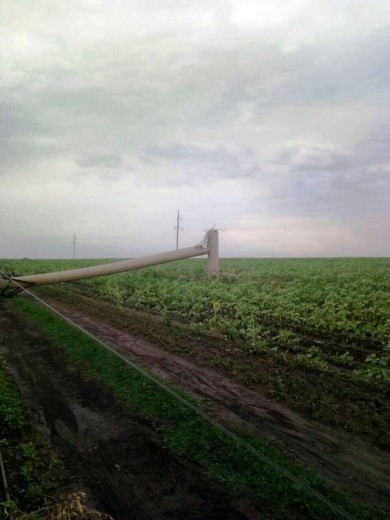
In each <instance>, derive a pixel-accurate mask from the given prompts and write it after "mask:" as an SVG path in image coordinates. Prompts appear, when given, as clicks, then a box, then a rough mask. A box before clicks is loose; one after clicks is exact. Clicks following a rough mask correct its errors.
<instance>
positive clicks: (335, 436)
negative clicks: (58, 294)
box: [50, 299, 390, 508]
mask: <svg viewBox="0 0 390 520" xmlns="http://www.w3.org/2000/svg"><path fill="white" fill-rule="evenodd" d="M50 303H51V304H52V305H53V306H54V307H55V308H56V309H58V310H59V311H61V312H62V313H64V314H65V315H66V316H67V317H69V318H70V319H72V320H73V321H74V322H75V323H77V324H78V325H80V326H82V327H83V328H85V329H86V330H88V331H89V332H91V333H92V334H94V335H95V336H96V337H98V338H99V339H101V340H102V341H104V342H105V343H107V344H108V345H110V346H112V347H114V348H116V349H117V350H118V351H120V352H122V353H124V354H126V355H128V356H130V357H131V358H132V359H134V360H135V361H137V362H140V363H141V364H142V365H143V366H145V367H147V368H149V369H150V370H151V371H153V372H154V373H156V374H158V375H159V376H161V377H163V378H164V379H166V380H167V381H169V382H171V383H173V384H175V385H176V386H178V387H180V388H182V389H183V390H185V391H187V392H190V393H191V394H192V395H194V396H195V397H198V398H201V399H202V400H203V402H204V403H206V406H207V408H208V409H209V410H210V412H211V413H212V414H214V416H216V417H218V418H219V419H220V420H222V421H223V422H225V423H230V424H244V425H247V426H249V427H251V428H253V429H255V430H256V431H257V432H259V433H260V434H261V435H262V436H263V437H265V438H267V439H268V440H270V441H271V442H273V443H274V444H276V445H278V446H279V447H280V448H281V449H282V450H283V451H284V452H286V453H288V454H290V455H292V456H293V457H294V458H295V459H296V460H298V461H299V462H301V463H303V464H304V465H305V466H307V467H309V468H311V469H313V470H315V471H316V472H317V473H318V474H319V475H321V476H322V477H324V478H326V479H327V480H328V481H330V482H331V483H333V484H334V485H335V486H336V487H338V488H339V489H341V490H343V491H344V492H346V493H347V494H349V495H350V496H351V497H353V498H354V499H355V500H357V501H360V502H366V503H372V504H376V505H378V504H380V505H382V506H384V507H387V508H390V493H389V490H390V456H389V454H388V453H386V452H383V451H381V450H379V449H377V448H375V447H372V446H371V445H370V444H369V443H368V442H366V441H365V440H364V439H363V438H361V437H359V436H357V435H353V434H350V433H347V432H342V431H340V430H336V429H334V428H331V427H329V426H326V425H324V424H322V423H320V422H318V421H315V420H312V419H310V418H307V417H303V416H301V415H299V414H297V413H295V412H292V411H291V410H289V409H288V408H286V407H283V406H281V405H279V404H277V403H276V402H273V401H272V400H270V399H268V398H266V397H265V396H264V395H262V394H261V393H260V392H258V391H254V390H251V389H248V388H246V387H244V386H243V385H240V384H239V383H236V382H232V381H231V380H230V379H228V378H227V377H225V376H223V375H221V374H219V373H218V372H216V371H214V370H211V369H209V368H206V367H204V366H200V365H199V364H197V363H196V362H195V361H194V360H193V359H190V358H185V357H184V356H179V355H175V354H172V353H171V352H167V351H165V350H164V349H162V348H160V347H157V346H156V345H153V344H151V343H150V342H149V341H146V340H144V339H142V338H139V337H135V336H133V335H131V334H130V333H128V332H126V331H123V330H120V329H119V328H117V327H114V326H112V325H111V324H110V323H109V322H108V321H103V320H97V319H96V318H93V317H91V316H88V315H87V314H86V313H85V312H81V311H80V310H78V309H76V308H74V307H72V306H70V305H67V304H63V303H59V302H55V301H53V300H52V299H51V300H50Z"/></svg>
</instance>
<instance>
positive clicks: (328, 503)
mask: <svg viewBox="0 0 390 520" xmlns="http://www.w3.org/2000/svg"><path fill="white" fill-rule="evenodd" d="M0 273H1V274H2V275H3V276H5V277H6V278H8V279H9V280H10V281H12V282H13V283H14V284H15V285H17V286H19V287H20V288H21V289H22V290H23V291H24V292H26V293H27V294H29V295H30V296H32V297H33V298H34V299H36V300H37V301H39V302H40V303H41V304H42V305H44V306H45V307H47V308H48V309H50V310H51V311H52V312H54V313H55V314H57V316H59V317H60V318H61V319H63V320H64V321H66V322H67V323H69V324H70V325H71V326H73V327H74V328H76V329H78V330H79V331H80V332H82V333H84V334H85V335H87V336H88V337H90V338H91V339H92V340H93V341H95V342H97V343H98V344H99V345H101V346H103V347H104V348H106V349H107V350H109V351H110V352H111V353H113V354H114V355H115V356H117V357H118V358H120V359H121V360H122V361H123V362H124V363H125V364H126V365H128V366H130V367H131V368H132V369H134V370H136V371H137V372H138V373H139V374H141V375H142V376H143V377H145V378H146V379H148V380H149V381H151V382H152V383H153V384H155V385H156V386H158V387H159V388H161V389H162V390H164V391H165V392H166V393H168V394H169V395H170V396H172V397H174V398H175V399H176V400H177V401H179V402H180V403H182V404H183V405H184V406H185V407H186V408H188V409H190V410H191V411H193V412H194V413H195V414H197V415H198V416H199V417H201V418H202V419H204V420H205V421H207V422H208V423H209V424H210V425H211V426H213V427H214V428H216V429H217V430H219V431H221V432H222V433H224V434H225V435H226V436H227V437H229V438H230V439H231V440H233V441H235V442H236V443H237V444H239V445H240V446H241V447H243V448H245V449H246V450H247V451H248V452H250V453H251V454H252V455H254V456H255V457H256V458H258V459H259V460H260V461H262V462H263V463H265V464H267V465H268V466H270V467H271V468H273V469H274V470H275V471H277V472H278V473H280V474H281V475H283V476H284V477H286V478H287V479H288V480H290V481H291V482H293V483H294V484H296V485H297V486H299V487H300V488H301V489H303V490H304V491H306V492H307V493H309V494H310V495H311V496H313V497H315V498H317V499H318V500H319V501H320V502H322V503H323V504H325V505H326V506H328V507H329V509H330V510H331V511H333V512H334V513H337V514H339V515H340V516H341V517H342V518H345V519H346V520H357V519H356V517H354V516H353V515H351V514H349V513H348V512H347V511H345V510H344V509H342V508H341V507H340V506H338V505H337V504H335V503H334V502H333V501H331V500H330V499H328V498H327V497H325V496H324V495H322V494H321V493H320V492H318V491H316V490H315V489H313V488H312V487H311V486H310V485H309V484H307V483H306V482H304V481H303V480H301V479H299V478H298V477H296V476H295V475H293V474H292V473H290V471H288V470H286V469H285V468H283V467H282V466H280V465H279V464H278V463H277V462H274V461H273V460H272V459H270V458H269V457H267V456H266V455H264V454H263V453H261V452H259V451H258V450H257V449H256V448H254V447H253V446H252V445H251V444H249V443H248V442H246V441H244V440H243V439H241V438H240V437H239V436H238V435H237V434H235V433H234V432H233V431H231V430H229V429H228V428H227V427H225V426H223V425H222V424H221V423H219V422H218V421H216V420H215V419H213V418H212V417H210V416H209V415H208V414H206V413H205V412H204V411H203V410H201V409H200V408H198V407H197V406H196V405H194V404H192V403H191V402H190V401H188V400H187V399H186V398H185V397H183V396H181V395H180V394H178V393H177V392H176V391H175V390H173V389H172V388H171V387H169V386H167V385H166V384H165V383H163V382H162V381H160V380H158V379H157V378H155V377H154V376H153V375H152V374H150V373H149V372H147V371H145V370H144V369H143V368H141V367H139V366H138V365H137V364H136V363H134V362H133V361H131V360H130V359H129V358H127V357H125V356H124V355H123V354H121V353H120V352H118V351H117V350H115V349H114V348H113V347H110V346H109V345H107V344H106V343H104V342H103V341H102V340H100V339H99V338H97V337H96V336H94V335H93V334H92V333H91V332H89V331H87V330H86V329H84V328H83V327H81V326H80V325H78V324H77V323H75V322H74V321H72V320H71V319H70V318H68V317H67V316H65V315H64V314H63V313H61V312H60V311H58V310H57V309H55V308H54V307H52V306H51V305H50V304H48V303H46V302H45V301H44V300H42V298H39V297H38V296H37V295H36V294H34V293H33V292H31V291H29V290H28V289H26V288H25V287H23V286H22V285H21V284H19V283H17V282H16V281H15V280H12V279H11V278H10V277H9V276H7V275H6V274H5V273H3V272H2V271H0Z"/></svg>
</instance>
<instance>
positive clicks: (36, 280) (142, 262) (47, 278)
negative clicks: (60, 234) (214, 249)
mask: <svg viewBox="0 0 390 520" xmlns="http://www.w3.org/2000/svg"><path fill="white" fill-rule="evenodd" d="M208 252H209V250H208V248H207V247H203V246H202V245H200V244H197V245H196V246H193V247H186V248H184V249H179V250H178V251H176V250H175V251H168V252H166V253H160V254H158V255H152V256H144V257H142V258H134V259H132V260H122V261H120V262H113V263H110V264H103V265H95V266H92V267H82V268H80V269H69V270H67V271H59V272H55V273H44V274H32V275H27V276H18V277H15V278H14V280H15V281H16V282H18V283H20V284H22V285H30V284H32V285H46V284H51V283H59V282H71V281H74V280H83V279H85V278H95V277H96V276H104V275H107V274H116V273H124V272H127V271H132V270H133V269H141V268H142V267H149V266H152V265H158V264H165V263H167V262H174V261H175V260H183V259H185V258H191V257H193V256H201V255H207V254H208ZM14 287H15V286H14ZM11 288H12V280H11V281H8V280H4V279H2V278H0V292H1V291H2V290H5V289H11Z"/></svg>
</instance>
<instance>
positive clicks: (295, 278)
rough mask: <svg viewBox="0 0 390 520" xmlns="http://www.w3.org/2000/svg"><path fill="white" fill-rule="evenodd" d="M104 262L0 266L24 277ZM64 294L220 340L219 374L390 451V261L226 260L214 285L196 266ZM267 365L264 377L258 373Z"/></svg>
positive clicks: (142, 273)
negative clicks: (389, 414) (388, 413)
mask: <svg viewBox="0 0 390 520" xmlns="http://www.w3.org/2000/svg"><path fill="white" fill-rule="evenodd" d="M99 262H100V261H97V260H93V261H90V260H83V261H81V260H79V261H69V260H66V261H62V260H58V261H54V260H53V261H41V260H22V261H8V260H3V261H0V264H1V266H2V268H3V269H4V270H5V271H7V272H14V273H15V274H17V275H22V274H29V273H37V272H45V271H53V270H61V269H68V268H72V267H76V266H77V267H80V266H84V265H85V266H86V265H91V264H96V263H99ZM58 291H59V293H60V292H62V293H64V292H66V293H67V294H68V295H69V294H74V295H80V294H84V295H87V296H89V297H92V298H93V299H94V300H96V301H106V302H109V303H110V304H113V305H114V306H119V307H121V308H126V309H133V310H136V311H142V312H146V313H148V314H151V315H157V316H160V317H161V318H162V319H163V322H164V323H166V324H171V323H172V324H173V323H180V324H184V325H186V326H188V330H189V331H191V333H192V334H197V335H203V336H206V337H209V338H211V339H212V340H213V341H214V343H213V341H212V342H211V343H210V349H213V348H214V355H213V356H211V358H210V359H209V364H211V365H212V366H214V367H216V368H218V369H221V370H223V371H225V372H227V373H230V374H232V375H233V376H236V377H237V378H238V379H239V380H240V381H243V382H245V383H246V384H248V385H258V384H261V385H263V386H264V387H265V389H266V390H267V391H268V392H269V394H270V395H272V396H276V397H277V398H279V399H281V400H284V401H286V402H287V403H289V404H291V405H292V406H294V407H295V408H298V409H302V410H304V411H306V412H309V413H311V414H313V415H314V416H316V417H318V418H321V419H326V420H327V421H329V422H330V423H332V424H336V425H337V424H338V425H342V426H343V428H347V429H350V430H352V431H359V432H363V433H369V434H370V435H371V436H372V438H373V439H374V440H375V442H378V443H379V444H380V445H388V443H389V440H388V434H389V432H388V431H387V427H388V418H386V410H388V401H387V391H388V388H389V382H390V259H388V258H372V259H368V258H362V259H360V258H356V259H349V258H346V259H288V260H287V259H237V260H229V259H225V260H222V261H221V272H220V275H219V276H218V278H216V279H214V280H212V281H209V280H208V279H207V275H206V260H199V259H195V260H186V261H182V262H175V263H172V264H167V265H164V266H158V267H151V268H147V269H143V270H139V271H133V272H130V273H124V274H121V275H115V276H110V277H101V278H97V279H91V280H86V281H83V282H77V283H72V284H68V285H67V286H65V285H64V286H62V287H60V288H59V289H58ZM212 344H214V347H213V346H212ZM264 360H266V361H267V363H268V364H267V367H268V369H267V370H265V371H264V370H263V369H262V370H260V369H258V367H259V364H260V363H262V362H263V361H264ZM263 364H264V363H263ZM311 388H312V390H313V391H312V392H311V391H310V389H311ZM357 402H358V406H357V405H356V403H357ZM340 416H341V417H340ZM367 421H369V422H370V427H368V426H367V424H366V423H367Z"/></svg>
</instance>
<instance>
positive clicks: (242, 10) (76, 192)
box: [0, 0, 390, 257]
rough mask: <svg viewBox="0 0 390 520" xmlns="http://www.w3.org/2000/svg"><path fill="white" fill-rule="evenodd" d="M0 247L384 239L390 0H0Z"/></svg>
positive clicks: (265, 251)
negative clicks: (215, 231) (212, 236)
mask: <svg viewBox="0 0 390 520" xmlns="http://www.w3.org/2000/svg"><path fill="white" fill-rule="evenodd" d="M0 94H1V95H0V230H1V231H0V233H1V235H0V236H1V241H0V257H32V256H34V255H35V254H36V255H37V257H70V256H71V255H72V240H73V238H72V237H73V233H76V234H77V239H78V245H77V254H78V256H80V257H92V256H106V257H107V256H110V257H112V256H137V255H142V254H149V253H152V252H160V251H165V250H170V249H174V247H175V231H174V226H175V225H176V222H175V220H176V213H177V210H178V209H180V212H181V215H182V218H183V220H182V221H181V225H182V227H183V228H184V230H183V231H182V232H181V234H180V245H182V246H183V247H184V246H188V245H192V244H195V243H197V242H198V241H199V240H200V239H201V238H202V236H203V231H204V230H205V229H206V228H208V227H211V226H213V225H216V226H217V227H218V228H219V229H223V230H224V231H223V232H222V233H221V237H220V241H221V253H222V255H223V256H236V257H244V256H258V257H263V256H267V257H269V256H282V257H283V256H387V255H390V233H389V230H390V146H389V144H390V0H307V1H306V0H268V1H267V2H260V1H259V0H207V1H206V0H110V1H109V2H108V1H107V0H66V1H65V0H57V1H54V2H53V1H52V0H34V1H33V2H31V1H30V0H0Z"/></svg>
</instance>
